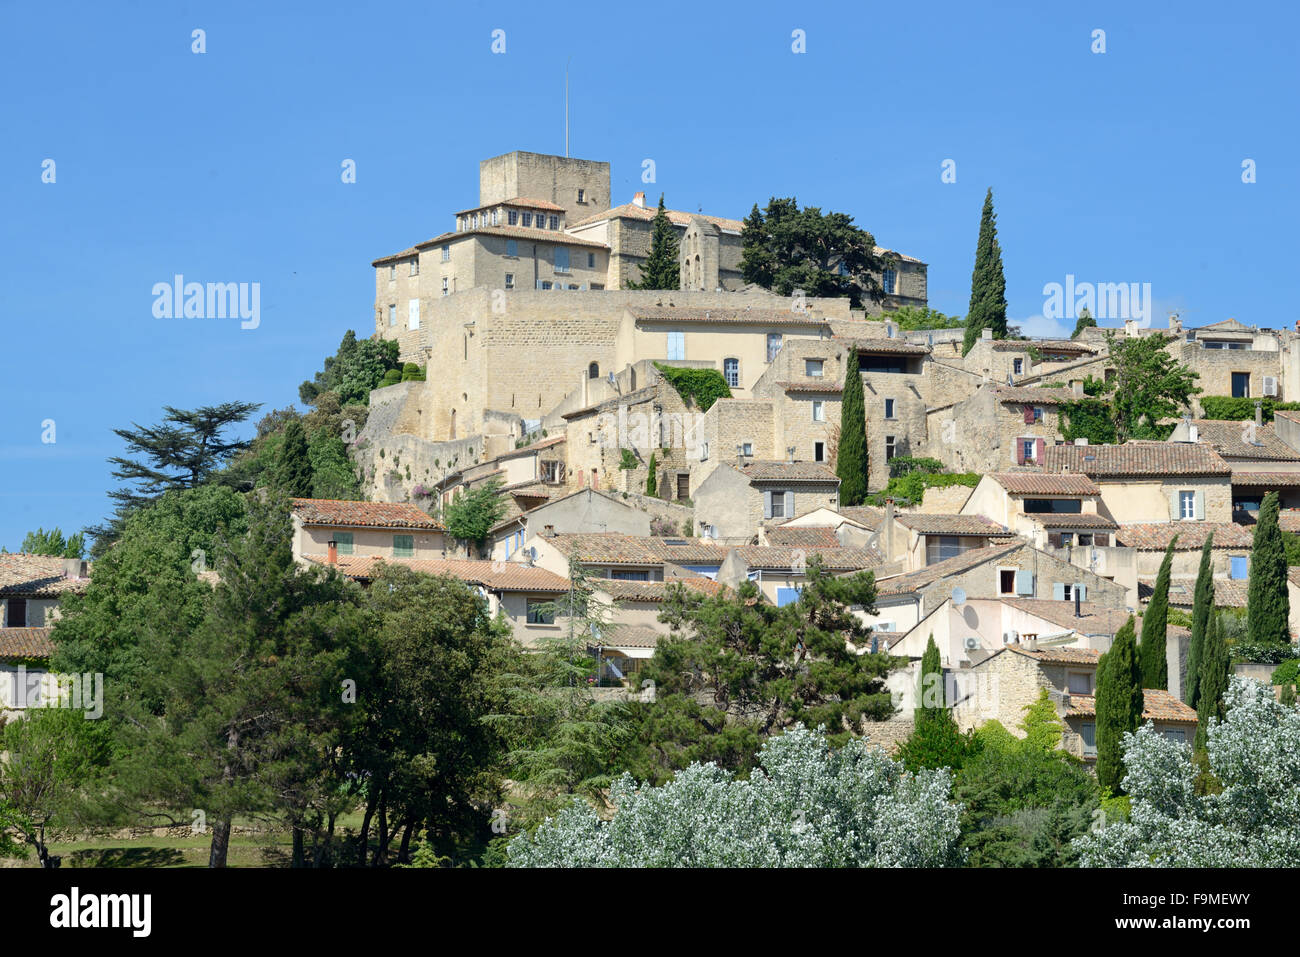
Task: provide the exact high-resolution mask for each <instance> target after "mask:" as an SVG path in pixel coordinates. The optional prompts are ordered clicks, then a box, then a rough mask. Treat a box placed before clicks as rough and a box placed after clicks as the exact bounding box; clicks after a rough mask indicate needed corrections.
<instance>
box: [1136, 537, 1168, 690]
mask: <svg viewBox="0 0 1300 957" xmlns="http://www.w3.org/2000/svg"><path fill="white" fill-rule="evenodd" d="M1177 541H1178V536H1177V535H1175V536H1174V537H1173V538H1171V539H1170V540H1169V547H1168V548H1166V549H1165V557H1164V561H1162V562H1161V563H1160V571H1159V573H1158V574H1157V575H1156V586H1155V590H1154V591H1153V592H1152V594H1151V600H1150V601H1149V602H1148V603H1147V611H1146V614H1145V615H1143V616H1142V640H1141V643H1140V644H1139V646H1138V655H1139V657H1140V658H1141V663H1142V687H1143V688H1168V687H1169V663H1168V661H1167V660H1166V658H1167V656H1166V650H1165V646H1166V644H1167V642H1168V637H1167V636H1168V630H1169V572H1170V568H1171V567H1172V566H1173V561H1174V543H1175V542H1177Z"/></svg>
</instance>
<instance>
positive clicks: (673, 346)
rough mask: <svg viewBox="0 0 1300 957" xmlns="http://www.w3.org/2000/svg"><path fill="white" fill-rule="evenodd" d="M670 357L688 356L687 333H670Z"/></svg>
mask: <svg viewBox="0 0 1300 957" xmlns="http://www.w3.org/2000/svg"><path fill="white" fill-rule="evenodd" d="M668 358H669V359H685V358H686V333H684V332H670V333H668Z"/></svg>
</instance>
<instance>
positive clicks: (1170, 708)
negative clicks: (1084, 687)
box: [1065, 688, 1196, 724]
mask: <svg viewBox="0 0 1300 957" xmlns="http://www.w3.org/2000/svg"><path fill="white" fill-rule="evenodd" d="M1065 713H1066V715H1067V716H1069V717H1071V718H1089V717H1092V716H1094V715H1096V713H1097V699H1096V698H1095V697H1094V696H1093V695H1084V694H1072V695H1070V704H1069V707H1068V708H1067V710H1066V712H1065ZM1142 717H1143V718H1144V719H1146V720H1147V721H1178V722H1183V723H1186V724H1195V723H1196V710H1195V709H1194V708H1190V707H1188V706H1187V705H1185V704H1183V703H1182V702H1181V701H1179V700H1178V699H1177V698H1175V697H1174V696H1173V695H1172V694H1170V693H1169V692H1168V691H1164V690H1161V689H1158V688H1143V689H1142Z"/></svg>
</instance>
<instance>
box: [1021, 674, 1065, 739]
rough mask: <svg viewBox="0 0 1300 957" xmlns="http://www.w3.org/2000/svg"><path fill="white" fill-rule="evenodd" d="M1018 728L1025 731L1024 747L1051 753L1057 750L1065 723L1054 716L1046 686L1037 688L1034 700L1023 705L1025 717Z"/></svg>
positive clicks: (1053, 705)
mask: <svg viewBox="0 0 1300 957" xmlns="http://www.w3.org/2000/svg"><path fill="white" fill-rule="evenodd" d="M1020 729H1021V730H1022V731H1024V732H1025V737H1024V741H1023V744H1024V746H1025V747H1026V748H1029V749H1031V750H1034V751H1041V752H1043V753H1044V754H1053V753H1056V752H1057V751H1058V750H1059V748H1060V745H1061V732H1062V731H1064V730H1065V725H1064V724H1063V723H1062V722H1061V719H1060V718H1058V717H1057V716H1056V705H1055V704H1053V703H1052V699H1051V698H1050V697H1049V696H1048V694H1047V689H1046V688H1040V689H1038V697H1037V698H1036V699H1035V700H1034V702H1033V703H1032V704H1027V705H1025V718H1024V720H1023V721H1022V722H1021V723H1020ZM1062 753H1064V752H1062Z"/></svg>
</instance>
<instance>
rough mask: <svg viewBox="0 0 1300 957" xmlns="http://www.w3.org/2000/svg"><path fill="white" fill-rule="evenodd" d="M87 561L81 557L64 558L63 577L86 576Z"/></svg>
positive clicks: (76, 577)
mask: <svg viewBox="0 0 1300 957" xmlns="http://www.w3.org/2000/svg"><path fill="white" fill-rule="evenodd" d="M85 571H86V563H85V562H83V561H82V560H81V559H80V558H65V559H64V560H63V577H64V578H71V579H78V578H85V577H86V575H85Z"/></svg>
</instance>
